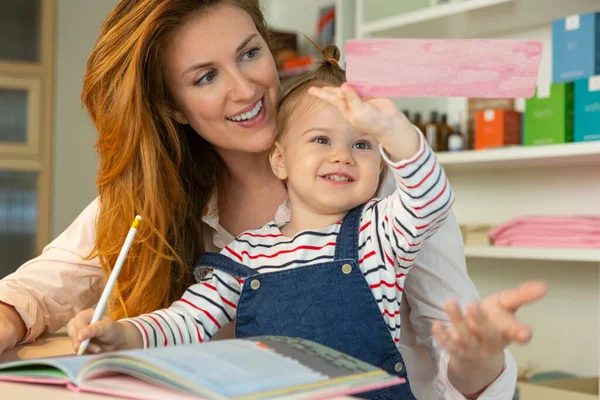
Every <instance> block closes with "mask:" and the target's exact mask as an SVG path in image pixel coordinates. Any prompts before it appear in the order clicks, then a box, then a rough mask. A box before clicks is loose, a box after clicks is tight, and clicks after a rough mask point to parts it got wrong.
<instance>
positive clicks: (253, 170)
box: [219, 151, 279, 190]
mask: <svg viewBox="0 0 600 400" xmlns="http://www.w3.org/2000/svg"><path fill="white" fill-rule="evenodd" d="M219 155H220V156H221V158H222V159H223V162H224V163H225V166H226V167H227V170H228V171H229V175H230V176H229V180H230V181H229V182H228V184H229V185H235V186H236V187H240V186H241V187H243V188H246V189H250V190H260V188H262V187H264V186H271V185H273V183H274V182H277V181H279V179H277V177H276V176H275V175H273V170H272V169H271V164H270V163H269V156H268V154H267V153H266V152H264V153H247V152H226V151H219Z"/></svg>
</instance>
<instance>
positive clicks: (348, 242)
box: [335, 204, 365, 263]
mask: <svg viewBox="0 0 600 400" xmlns="http://www.w3.org/2000/svg"><path fill="white" fill-rule="evenodd" d="M364 207H365V204H362V205H360V206H358V207H356V208H354V209H353V210H351V211H350V212H349V213H348V214H346V216H345V217H344V221H343V222H342V227H341V228H340V233H338V236H337V240H336V244H335V259H336V260H339V259H353V260H355V261H356V262H357V263H358V234H359V225H360V217H361V216H362V212H363V208H364Z"/></svg>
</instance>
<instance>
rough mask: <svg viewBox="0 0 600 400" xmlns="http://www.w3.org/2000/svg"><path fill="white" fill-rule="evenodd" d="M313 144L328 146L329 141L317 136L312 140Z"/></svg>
mask: <svg viewBox="0 0 600 400" xmlns="http://www.w3.org/2000/svg"><path fill="white" fill-rule="evenodd" d="M312 142H313V143H317V144H329V139H327V138H326V137H323V136H318V137H316V138H314V139H313V140H312Z"/></svg>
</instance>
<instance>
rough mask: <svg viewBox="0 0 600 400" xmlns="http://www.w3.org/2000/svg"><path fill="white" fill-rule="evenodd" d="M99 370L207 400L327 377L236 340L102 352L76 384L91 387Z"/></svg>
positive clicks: (261, 346)
mask: <svg viewBox="0 0 600 400" xmlns="http://www.w3.org/2000/svg"><path fill="white" fill-rule="evenodd" d="M103 370H104V371H105V370H120V371H121V372H124V371H132V372H133V374H132V375H134V376H137V377H138V378H143V376H144V375H145V376H147V377H148V378H149V380H150V381H154V382H157V383H160V384H163V385H165V386H168V387H171V388H173V389H180V390H183V391H187V392H188V393H194V394H197V395H203V396H206V397H209V398H220V396H224V397H237V396H243V395H248V394H254V393H259V392H263V391H269V390H274V389H280V388H287V387H291V386H297V385H305V384H310V383H316V382H322V381H327V380H328V379H329V377H328V376H327V375H325V374H323V373H320V372H317V371H315V370H313V369H311V368H309V367H307V366H306V365H304V364H302V363H301V362H299V361H297V360H294V359H292V358H289V357H285V356H282V355H281V354H279V353H278V352H276V351H275V350H274V349H272V348H269V347H268V346H266V345H264V344H262V343H260V342H258V341H252V340H240V339H238V340H223V341H215V342H210V343H206V344H199V345H188V346H176V347H170V348H160V349H146V350H130V351H121V352H118V353H113V354H107V355H104V356H100V357H98V358H97V359H96V360H95V361H94V363H92V364H90V366H89V367H88V368H85V369H83V370H82V371H81V378H80V379H79V381H78V384H80V385H86V386H93V375H90V374H92V373H94V372H98V371H103ZM135 371H137V373H135ZM86 375H89V376H90V379H86ZM148 378H147V379H148ZM215 394H217V395H218V396H216V397H215V396H214V395H215ZM211 395H212V396H211Z"/></svg>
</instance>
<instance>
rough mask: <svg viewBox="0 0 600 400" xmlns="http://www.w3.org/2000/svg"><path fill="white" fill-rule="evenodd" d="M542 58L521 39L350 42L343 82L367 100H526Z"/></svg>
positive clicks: (530, 43)
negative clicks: (478, 98) (406, 98)
mask: <svg viewBox="0 0 600 400" xmlns="http://www.w3.org/2000/svg"><path fill="white" fill-rule="evenodd" d="M541 54H542V43H541V42H536V41H524V40H463V39H366V40H349V41H347V42H346V79H347V81H348V82H349V83H350V84H351V85H352V86H353V87H355V88H356V89H357V90H358V92H359V93H360V94H361V95H362V96H365V97H493V98H503V97H504V98H529V97H532V96H533V95H534V93H535V87H536V83H537V75H538V70H539V66H540V58H541Z"/></svg>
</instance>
